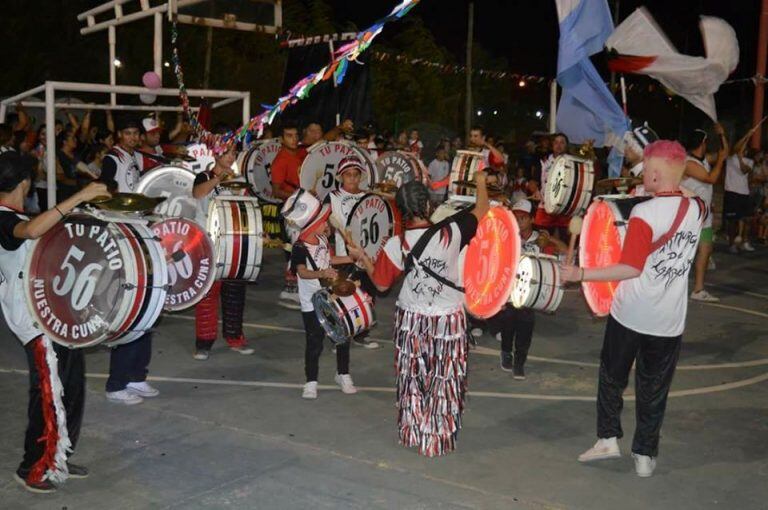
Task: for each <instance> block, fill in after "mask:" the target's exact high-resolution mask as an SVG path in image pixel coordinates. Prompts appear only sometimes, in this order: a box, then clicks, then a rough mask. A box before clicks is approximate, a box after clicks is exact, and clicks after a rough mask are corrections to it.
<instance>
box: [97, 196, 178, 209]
mask: <svg viewBox="0 0 768 510" xmlns="http://www.w3.org/2000/svg"><path fill="white" fill-rule="evenodd" d="M165 198H166V197H148V196H145V195H141V194H139V193H115V194H114V195H112V196H111V197H106V196H104V197H96V198H94V199H93V200H91V201H90V202H89V204H90V205H92V206H93V207H96V208H98V209H104V210H105V211H119V212H146V211H151V210H152V209H154V208H155V207H157V204H159V203H161V202H162V201H164V200H165Z"/></svg>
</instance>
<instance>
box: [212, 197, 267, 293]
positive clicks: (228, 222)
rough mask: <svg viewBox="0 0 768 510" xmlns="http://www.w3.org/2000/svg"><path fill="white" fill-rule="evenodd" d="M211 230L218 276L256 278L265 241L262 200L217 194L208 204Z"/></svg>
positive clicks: (218, 278) (221, 277) (219, 277)
mask: <svg viewBox="0 0 768 510" xmlns="http://www.w3.org/2000/svg"><path fill="white" fill-rule="evenodd" d="M207 230H208V234H209V235H210V236H211V240H212V241H213V246H214V253H215V255H214V257H215V260H216V279H217V280H246V281H252V282H253V281H256V278H257V277H258V276H259V271H260V270H261V257H262V251H263V241H264V239H263V238H264V233H263V230H262V225H261V210H260V209H259V201H258V200H257V199H255V198H252V197H234V196H221V197H216V198H214V199H213V200H211V202H210V204H209V206H208V224H207Z"/></svg>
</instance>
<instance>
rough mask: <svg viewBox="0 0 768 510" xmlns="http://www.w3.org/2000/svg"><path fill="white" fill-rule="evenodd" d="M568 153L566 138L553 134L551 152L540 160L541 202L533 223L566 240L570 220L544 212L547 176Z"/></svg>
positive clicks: (559, 134) (561, 134) (566, 217)
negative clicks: (559, 159)
mask: <svg viewBox="0 0 768 510" xmlns="http://www.w3.org/2000/svg"><path fill="white" fill-rule="evenodd" d="M567 153H568V137H567V136H566V135H565V133H555V134H554V135H552V152H551V153H550V154H549V155H547V157H545V158H544V159H542V160H541V190H542V192H541V201H540V202H539V207H538V209H537V210H536V216H535V217H534V220H533V223H534V225H536V226H537V227H539V228H542V229H546V230H548V231H549V232H550V233H551V234H552V235H554V236H555V237H557V238H558V239H567V230H568V224H569V223H570V221H571V219H570V218H569V217H568V216H564V215H562V214H549V213H548V212H547V210H546V202H547V196H546V193H545V190H546V189H547V176H548V175H549V171H550V170H551V169H552V166H553V165H554V164H555V160H556V159H557V158H558V157H560V156H562V155H563V154H567Z"/></svg>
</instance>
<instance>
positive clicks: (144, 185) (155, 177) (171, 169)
mask: <svg viewBox="0 0 768 510" xmlns="http://www.w3.org/2000/svg"><path fill="white" fill-rule="evenodd" d="M194 186H195V174H194V173H192V171H191V170H188V169H186V168H183V167H180V166H160V167H157V168H153V169H152V170H150V171H149V172H147V173H145V174H144V175H142V176H141V179H139V183H138V185H137V186H136V193H140V194H142V195H146V196H148V197H164V198H165V199H166V200H164V201H163V202H161V203H160V204H158V205H157V207H155V209H154V213H155V214H156V215H158V216H161V217H163V218H179V217H181V218H194V217H195V214H196V212H197V201H196V200H195V199H194V198H192V188H194Z"/></svg>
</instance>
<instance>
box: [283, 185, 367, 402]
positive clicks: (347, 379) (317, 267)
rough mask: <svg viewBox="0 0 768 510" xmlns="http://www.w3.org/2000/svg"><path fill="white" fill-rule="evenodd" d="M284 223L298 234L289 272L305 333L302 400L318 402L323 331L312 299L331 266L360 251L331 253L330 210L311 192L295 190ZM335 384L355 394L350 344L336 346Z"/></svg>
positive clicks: (349, 259) (287, 203)
mask: <svg viewBox="0 0 768 510" xmlns="http://www.w3.org/2000/svg"><path fill="white" fill-rule="evenodd" d="M282 214H283V217H284V218H285V221H286V223H289V224H291V225H293V226H294V227H295V228H297V229H299V230H300V233H299V235H298V237H297V239H296V242H294V243H293V247H292V249H291V262H290V268H291V271H293V272H294V273H295V274H296V275H297V276H298V279H297V280H298V288H299V298H300V299H301V318H302V320H303V322H304V331H305V333H306V348H305V350H304V375H305V376H306V381H307V382H306V383H305V384H304V389H303V391H302V394H301V396H302V398H305V399H309V400H313V399H316V398H317V378H318V372H319V365H320V354H322V352H323V341H324V340H325V330H324V329H323V327H322V325H321V324H320V321H319V320H318V318H317V315H316V314H315V307H314V305H313V303H312V296H313V295H314V294H315V292H317V291H319V290H320V289H321V286H320V280H319V279H320V278H328V279H331V280H333V279H335V278H336V276H337V273H336V270H335V269H333V268H332V267H331V265H332V264H333V265H338V264H349V263H353V262H354V261H355V260H357V259H358V258H359V257H360V250H359V249H355V248H352V247H350V248H349V256H343V257H339V256H336V255H334V254H333V253H332V250H331V245H330V242H329V241H328V235H330V227H329V225H328V217H329V216H330V215H331V208H330V206H329V205H328V204H320V201H319V200H318V199H317V198H316V197H315V196H314V195H312V194H311V193H310V192H308V191H305V190H303V189H301V188H299V189H298V190H296V191H295V192H294V193H293V194H292V195H291V196H290V197H288V200H286V201H285V205H284V206H283V210H282ZM334 380H335V381H336V384H338V385H339V386H340V387H341V391H342V392H344V393H347V394H353V393H357V389H356V388H355V384H354V382H353V381H352V376H351V375H349V343H344V344H340V345H337V346H336V376H335V377H334Z"/></svg>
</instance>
